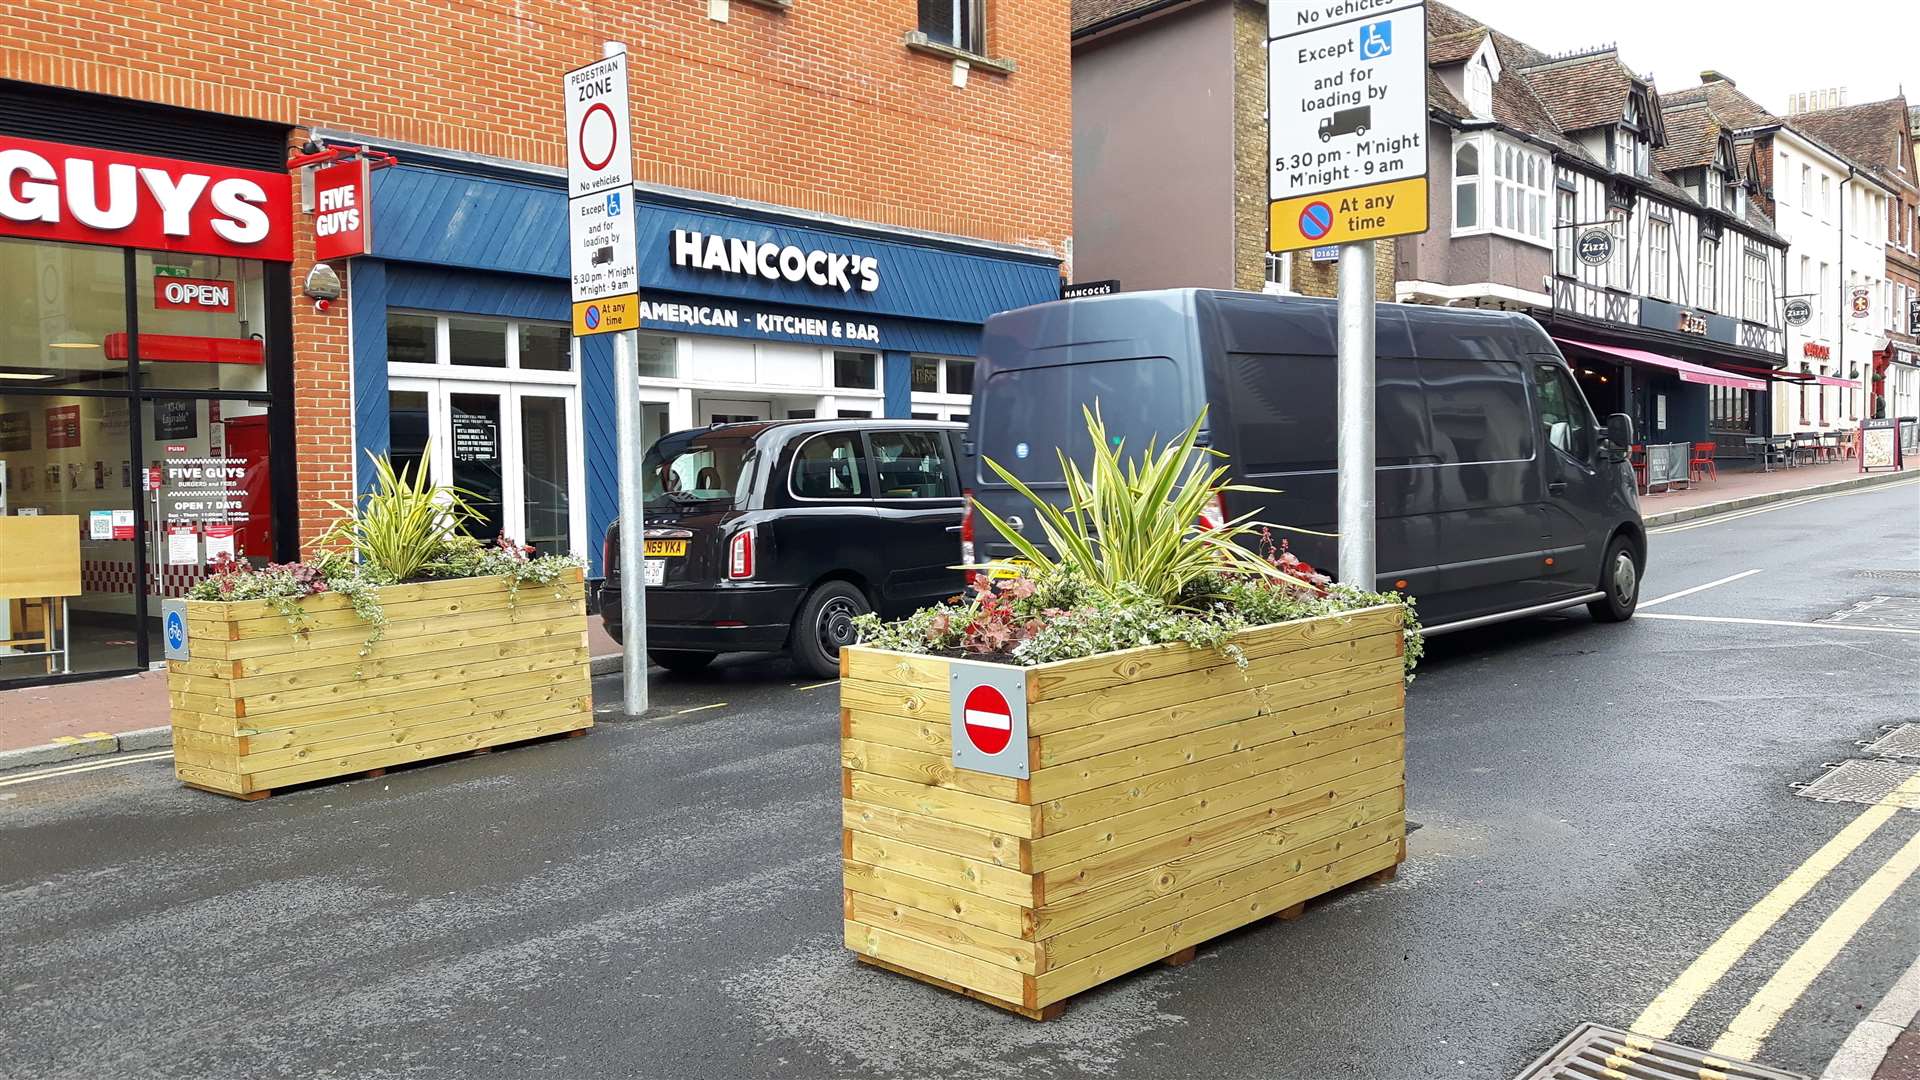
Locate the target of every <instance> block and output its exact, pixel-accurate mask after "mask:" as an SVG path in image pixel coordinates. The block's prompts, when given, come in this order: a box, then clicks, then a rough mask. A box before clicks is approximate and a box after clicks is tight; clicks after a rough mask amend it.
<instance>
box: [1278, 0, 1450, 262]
mask: <svg viewBox="0 0 1920 1080" xmlns="http://www.w3.org/2000/svg"><path fill="white" fill-rule="evenodd" d="M1267 17H1268V35H1269V40H1268V42H1267V76H1268V79H1267V82H1268V88H1269V93H1270V99H1269V101H1268V148H1269V151H1270V159H1269V161H1268V177H1267V179H1268V185H1267V186H1268V219H1269V220H1268V225H1269V228H1268V241H1269V242H1268V248H1269V250H1272V251H1294V250H1298V249H1302V248H1311V247H1316V246H1319V245H1325V244H1344V243H1352V242H1355V241H1359V240H1371V239H1377V238H1380V237H1386V236H1404V235H1407V234H1409V233H1419V232H1425V231H1426V228H1427V180H1426V176H1427V25H1426V8H1425V7H1424V6H1423V5H1422V4H1421V3H1420V2H1419V0H1272V2H1270V3H1269V4H1268V5H1267Z"/></svg>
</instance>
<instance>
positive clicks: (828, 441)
mask: <svg viewBox="0 0 1920 1080" xmlns="http://www.w3.org/2000/svg"><path fill="white" fill-rule="evenodd" d="M793 493H794V494H795V495H797V496H799V497H800V498H803V499H864V498H866V497H867V456H866V454H865V453H863V452H862V451H861V449H860V436H859V435H858V434H853V433H847V434H840V433H829V434H825V435H814V436H812V437H810V438H808V439H807V441H806V442H804V443H802V444H800V452H799V453H797V454H795V455H793Z"/></svg>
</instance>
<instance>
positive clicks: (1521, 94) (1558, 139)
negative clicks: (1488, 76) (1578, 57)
mask: <svg viewBox="0 0 1920 1080" xmlns="http://www.w3.org/2000/svg"><path fill="white" fill-rule="evenodd" d="M1442 31H1444V32H1442ZM1436 33H1439V34H1440V36H1439V37H1438V38H1435V37H1434V35H1435V34H1436ZM1489 34H1491V35H1492V36H1493V48H1494V51H1495V53H1497V54H1498V55H1499V57H1500V67H1501V70H1502V71H1503V72H1504V73H1505V74H1503V76H1502V77H1501V78H1500V79H1498V80H1496V81H1495V82H1494V84H1493V119H1494V121H1495V122H1496V123H1499V124H1502V125H1505V126H1506V127H1510V128H1512V129H1514V130H1515V131H1519V132H1521V133H1522V134H1526V135H1530V136H1532V137H1533V138H1535V139H1537V140H1539V141H1540V142H1542V143H1545V144H1546V145H1548V146H1551V147H1553V148H1554V149H1555V150H1557V151H1559V152H1560V153H1562V154H1565V155H1567V156H1569V157H1576V158H1579V159H1580V160H1582V161H1589V162H1590V161H1592V160H1593V159H1592V158H1591V157H1590V156H1589V155H1588V154H1587V152H1586V151H1585V150H1582V149H1581V148H1580V147H1579V146H1577V145H1575V144H1574V143H1572V142H1570V141H1568V140H1567V138H1566V137H1565V136H1564V135H1563V134H1562V133H1561V125H1560V123H1559V122H1558V121H1557V120H1555V119H1554V117H1553V115H1552V114H1551V113H1549V112H1548V111H1547V107H1546V105H1545V104H1543V103H1542V102H1541V100H1540V98H1539V97H1538V96H1537V95H1536V94H1535V93H1534V90H1535V87H1534V85H1533V83H1532V81H1531V80H1528V79H1525V78H1522V77H1520V76H1519V74H1518V71H1519V69H1520V67H1521V66H1522V65H1524V64H1527V63H1530V62H1532V61H1533V60H1534V59H1536V58H1537V57H1538V56H1539V51H1538V50H1536V49H1534V48H1533V47H1532V46H1530V45H1527V44H1526V43H1525V42H1521V41H1516V40H1515V39H1513V38H1510V37H1508V36H1507V35H1505V34H1503V33H1501V32H1499V31H1498V30H1494V29H1491V28H1490V27H1487V26H1484V25H1482V24H1480V23H1477V22H1474V21H1473V20H1472V19H1470V18H1468V17H1467V16H1465V15H1463V14H1461V13H1460V12H1458V11H1455V10H1454V9H1453V8H1450V7H1447V6H1446V5H1444V4H1441V3H1429V4H1428V5H1427V62H1428V65H1429V67H1428V70H1427V107H1428V108H1429V109H1431V110H1433V111H1436V112H1439V113H1442V114H1445V115H1447V116H1451V117H1454V118H1455V119H1459V120H1471V119H1474V116H1473V113H1472V112H1471V110H1469V109H1468V108H1467V106H1466V105H1465V104H1464V103H1462V102H1461V101H1460V99H1459V98H1457V97H1455V96H1454V94H1453V93H1452V91H1450V90H1448V89H1447V87H1446V85H1445V84H1444V83H1443V82H1442V81H1441V80H1440V78H1439V76H1437V75H1435V74H1434V72H1433V65H1441V64H1443V63H1444V62H1443V61H1440V60H1436V59H1434V57H1435V54H1436V52H1438V51H1439V43H1442V42H1449V43H1450V42H1456V41H1465V40H1469V39H1471V40H1472V41H1473V43H1474V44H1473V47H1472V48H1470V49H1467V50H1466V54H1465V55H1463V56H1461V57H1460V59H1461V60H1465V59H1466V58H1467V57H1468V56H1471V55H1472V54H1473V50H1474V49H1478V48H1479V47H1480V45H1479V43H1480V41H1482V40H1484V39H1485V38H1486V37H1487V35H1489ZM1445 47H1446V48H1448V49H1457V46H1454V45H1451V44H1449V45H1447V46H1445ZM1454 62H1455V63H1457V62H1459V61H1454Z"/></svg>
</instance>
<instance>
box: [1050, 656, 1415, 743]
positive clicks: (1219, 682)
mask: <svg viewBox="0 0 1920 1080" xmlns="http://www.w3.org/2000/svg"><path fill="white" fill-rule="evenodd" d="M1361 642H1366V643H1368V644H1367V645H1366V646H1364V647H1363V646H1361V645H1360V644H1359V643H1361ZM1347 646H1353V648H1352V649H1348V648H1346V647H1347ZM1404 647H1405V639H1404V638H1403V637H1402V636H1401V635H1400V634H1398V633H1393V634H1374V635H1372V636H1371V637H1365V638H1354V639H1352V640H1351V641H1343V642H1335V643H1333V644H1332V645H1323V646H1320V647H1319V649H1303V650H1301V651H1299V652H1291V653H1280V654H1278V655H1274V656H1260V657H1255V658H1253V659H1252V660H1249V661H1247V666H1246V667H1244V668H1242V667H1239V666H1238V665H1236V664H1234V663H1232V662H1231V661H1225V660H1223V661H1222V662H1221V663H1219V664H1218V665H1215V666H1212V667H1206V668H1200V669H1198V670H1195V671H1186V672H1181V673H1179V674H1176V675H1163V676H1161V677H1160V678H1157V679H1142V680H1141V681H1139V682H1136V683H1130V684H1128V685H1126V686H1120V687H1110V688H1108V689H1105V690H1095V691H1093V692H1091V693H1086V694H1075V695H1073V696H1072V697H1062V698H1053V699H1049V700H1047V701H1040V702H1032V703H1030V704H1029V705H1028V707H1027V733H1028V734H1029V735H1034V736H1042V737H1044V736H1046V735H1050V734H1053V733H1055V732H1060V731H1067V730H1070V729H1072V728H1077V727H1081V726H1083V725H1087V724H1097V723H1100V722H1101V721H1105V720H1112V719H1115V718H1117V717H1122V716H1132V715H1135V714H1138V713H1142V712H1147V711H1149V710H1152V709H1166V708H1172V707H1175V706H1180V705H1192V704H1194V703H1195V702H1200V701H1205V700H1207V699H1209V698H1213V697H1217V696H1219V695H1221V694H1232V693H1236V692H1238V691H1241V690H1248V689H1252V688H1253V687H1256V686H1261V685H1265V684H1269V683H1285V682H1291V681H1293V680H1295V679H1300V678H1304V677H1306V676H1308V675H1312V674H1315V673H1316V672H1334V671H1340V670H1344V669H1347V668H1351V667H1353V666H1354V665H1355V664H1356V663H1357V662H1358V660H1357V657H1358V656H1360V655H1365V656H1366V657H1367V658H1368V659H1378V658H1379V657H1381V656H1383V655H1385V654H1386V653H1387V652H1389V651H1390V652H1391V653H1392V654H1393V655H1395V656H1399V655H1400V650H1401V649H1403V648H1404ZM1322 650H1324V651H1322Z"/></svg>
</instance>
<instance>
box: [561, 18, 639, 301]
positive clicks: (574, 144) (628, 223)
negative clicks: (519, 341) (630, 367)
mask: <svg viewBox="0 0 1920 1080" xmlns="http://www.w3.org/2000/svg"><path fill="white" fill-rule="evenodd" d="M565 86H566V95H567V189H568V196H569V197H568V199H567V252H568V258H569V262H570V263H571V270H572V278H573V332H574V335H575V336H578V337H584V336H586V335H589V334H609V333H616V332H618V331H621V330H633V329H637V328H638V327H639V325H640V320H639V311H640V303H639V300H640V256H639V251H638V249H637V247H636V239H635V232H636V230H635V227H634V213H635V207H634V203H633V149H632V143H631V142H630V141H629V137H628V118H627V54H626V53H624V52H620V53H614V54H613V55H612V56H609V57H607V58H606V59H604V60H598V61H595V62H594V63H591V64H588V65H586V66H585V67H580V68H575V69H574V70H572V71H569V72H567V74H566V79H565Z"/></svg>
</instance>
